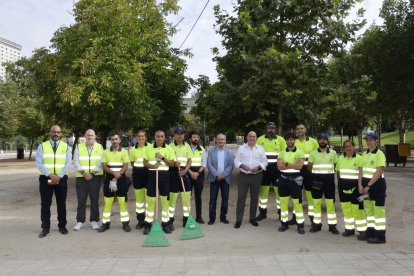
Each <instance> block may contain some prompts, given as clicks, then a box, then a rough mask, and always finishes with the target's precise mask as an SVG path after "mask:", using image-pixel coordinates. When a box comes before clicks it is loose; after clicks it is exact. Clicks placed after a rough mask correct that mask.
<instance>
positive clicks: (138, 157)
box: [129, 143, 152, 168]
mask: <svg viewBox="0 0 414 276" xmlns="http://www.w3.org/2000/svg"><path fill="white" fill-rule="evenodd" d="M151 146H152V144H147V143H145V146H143V147H139V146H138V144H136V145H135V146H134V147H132V148H131V149H130V151H129V160H130V161H131V162H134V168H143V167H144V157H145V151H146V148H147V147H151Z"/></svg>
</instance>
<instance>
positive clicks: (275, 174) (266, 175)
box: [261, 163, 280, 187]
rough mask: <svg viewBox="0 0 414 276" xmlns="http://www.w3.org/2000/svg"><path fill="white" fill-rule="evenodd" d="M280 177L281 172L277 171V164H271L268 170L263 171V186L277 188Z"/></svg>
mask: <svg viewBox="0 0 414 276" xmlns="http://www.w3.org/2000/svg"><path fill="white" fill-rule="evenodd" d="M279 177H280V171H279V170H278V169H277V165H276V163H269V164H268V165H267V167H266V170H265V171H263V178H262V183H261V185H262V186H271V185H273V187H277V186H278V183H277V180H278V179H279Z"/></svg>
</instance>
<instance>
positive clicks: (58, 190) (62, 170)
mask: <svg viewBox="0 0 414 276" xmlns="http://www.w3.org/2000/svg"><path fill="white" fill-rule="evenodd" d="M49 136H50V139H49V140H47V141H45V142H43V143H42V144H40V145H39V147H38V148H37V152H36V167H37V169H38V170H39V192H40V200H41V215H40V218H41V220H42V231H41V232H40V234H39V238H44V237H46V236H47V235H48V234H49V229H50V216H51V214H50V206H51V205H52V198H53V193H54V194H55V197H56V205H57V219H58V221H59V223H58V227H59V232H60V233H61V234H62V235H66V234H67V233H68V230H67V229H66V224H67V221H66V196H67V192H68V185H67V181H68V171H69V168H70V164H71V162H72V150H71V148H70V147H69V145H68V144H66V143H65V142H63V141H61V140H60V138H61V137H62V130H61V129H60V127H59V126H58V125H54V126H52V127H51V128H50V132H49Z"/></svg>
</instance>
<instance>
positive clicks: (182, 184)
mask: <svg viewBox="0 0 414 276" xmlns="http://www.w3.org/2000/svg"><path fill="white" fill-rule="evenodd" d="M180 170H181V169H178V174H179V175H180V180H181V186H182V187H183V191H184V197H185V202H186V203H187V208H188V212H189V213H190V205H188V204H189V202H188V198H187V193H186V191H185V186H184V180H183V177H182V176H181V174H180V172H179V171H180Z"/></svg>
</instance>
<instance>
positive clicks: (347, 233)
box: [342, 229, 355, 237]
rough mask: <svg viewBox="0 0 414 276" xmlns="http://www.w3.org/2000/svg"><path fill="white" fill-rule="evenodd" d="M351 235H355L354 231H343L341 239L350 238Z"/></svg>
mask: <svg viewBox="0 0 414 276" xmlns="http://www.w3.org/2000/svg"><path fill="white" fill-rule="evenodd" d="M353 235H355V230H348V229H345V232H343V233H342V236H343V237H350V236H353Z"/></svg>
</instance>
